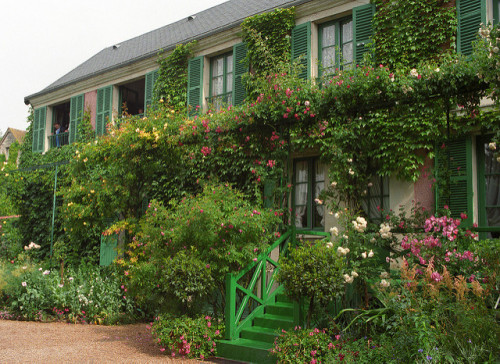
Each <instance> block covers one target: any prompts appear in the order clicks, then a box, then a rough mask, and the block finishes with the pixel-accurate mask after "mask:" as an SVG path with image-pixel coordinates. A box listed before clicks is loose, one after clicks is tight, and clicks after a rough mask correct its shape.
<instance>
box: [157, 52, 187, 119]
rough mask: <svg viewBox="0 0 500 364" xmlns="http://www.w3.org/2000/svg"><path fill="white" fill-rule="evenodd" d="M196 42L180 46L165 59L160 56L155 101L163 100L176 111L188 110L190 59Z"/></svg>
mask: <svg viewBox="0 0 500 364" xmlns="http://www.w3.org/2000/svg"><path fill="white" fill-rule="evenodd" d="M195 44H196V42H190V43H187V44H178V45H177V46H176V47H175V49H174V50H173V51H172V52H171V53H170V54H168V55H167V56H165V57H163V56H161V55H160V57H159V58H158V64H159V66H160V69H159V74H158V79H157V81H156V83H155V90H154V94H155V97H154V99H155V100H160V99H161V100H163V102H165V104H166V105H168V106H169V107H171V108H172V109H174V110H175V111H181V110H185V109H186V102H187V77H188V59H189V58H190V57H191V55H192V49H193V46H194V45H195Z"/></svg>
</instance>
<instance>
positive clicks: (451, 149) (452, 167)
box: [436, 136, 473, 226]
mask: <svg viewBox="0 0 500 364" xmlns="http://www.w3.org/2000/svg"><path fill="white" fill-rule="evenodd" d="M446 144H447V149H446V153H448V154H447V159H448V168H449V171H448V172H449V191H450V193H449V197H448V198H445V197H443V196H440V195H439V191H438V192H437V193H436V208H438V209H442V208H443V207H444V206H445V205H448V207H449V209H450V212H451V216H452V217H453V218H460V214H461V213H462V212H464V213H466V214H467V219H466V220H464V222H463V225H464V226H471V225H472V219H473V191H472V138H471V136H467V137H465V138H460V139H456V140H450V141H448V142H447V143H446ZM437 150H438V153H439V152H440V150H439V149H437ZM441 153H443V152H441ZM436 161H438V158H436ZM436 167H437V168H440V166H439V165H436Z"/></svg>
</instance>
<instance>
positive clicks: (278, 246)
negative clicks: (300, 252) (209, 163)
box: [225, 226, 330, 340]
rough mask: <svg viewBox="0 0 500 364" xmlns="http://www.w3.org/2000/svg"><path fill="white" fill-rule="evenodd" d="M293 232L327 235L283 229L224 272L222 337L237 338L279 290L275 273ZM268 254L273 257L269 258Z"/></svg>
mask: <svg viewBox="0 0 500 364" xmlns="http://www.w3.org/2000/svg"><path fill="white" fill-rule="evenodd" d="M297 235H313V236H323V237H329V236H330V234H328V233H325V232H323V231H307V230H297V229H296V228H295V227H293V226H292V227H289V228H288V230H287V232H285V233H284V234H283V235H282V236H281V237H280V238H279V239H278V240H276V241H275V242H274V243H273V244H272V245H271V246H270V247H269V248H268V249H267V250H266V251H265V252H264V253H262V254H260V255H259V257H258V258H257V259H256V261H254V262H252V263H251V264H249V265H248V266H247V267H246V268H244V269H243V270H241V271H240V272H238V273H228V274H226V309H225V315H226V317H225V321H226V336H225V338H226V340H234V339H237V338H238V337H239V335H240V332H241V330H243V329H244V328H246V327H248V326H251V324H252V321H253V319H254V318H255V317H256V316H257V315H259V314H261V313H263V311H264V308H265V307H266V305H267V304H269V303H272V302H274V299H275V296H276V295H277V294H278V293H279V292H281V289H280V286H278V284H277V282H276V274H277V273H278V271H279V267H280V261H281V259H282V258H284V257H286V256H287V255H288V252H289V251H290V248H292V247H294V246H295V245H296V244H297ZM272 256H273V257H274V256H277V257H274V259H273V257H272ZM254 268H255V270H254V272H253V274H252V276H251V278H250V279H248V277H247V274H248V273H249V272H251V271H252V269H254ZM268 268H270V269H268ZM245 278H246V279H245ZM245 285H246V286H245ZM259 288H260V289H259ZM238 298H240V300H239V302H237V299H238ZM250 300H253V301H252V302H251V301H250ZM245 315H246V316H245Z"/></svg>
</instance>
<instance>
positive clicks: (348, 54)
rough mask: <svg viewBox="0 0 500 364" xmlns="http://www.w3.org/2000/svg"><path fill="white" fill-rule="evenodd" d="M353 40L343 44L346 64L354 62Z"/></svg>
mask: <svg viewBox="0 0 500 364" xmlns="http://www.w3.org/2000/svg"><path fill="white" fill-rule="evenodd" d="M352 57H353V55H352V42H351V43H347V44H344V45H343V46H342V58H343V63H344V64H345V65H347V64H350V63H352Z"/></svg>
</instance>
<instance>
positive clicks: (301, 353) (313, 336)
mask: <svg viewBox="0 0 500 364" xmlns="http://www.w3.org/2000/svg"><path fill="white" fill-rule="evenodd" d="M333 342H335V339H332V337H331V335H330V333H329V332H327V331H326V330H318V329H302V328H300V327H295V330H293V331H289V332H286V331H284V330H283V333H282V334H281V335H280V336H279V337H278V338H277V339H276V340H275V342H274V347H273V348H272V349H271V355H272V356H273V357H274V358H276V361H277V363H297V364H301V363H309V362H310V363H316V362H317V360H321V358H324V356H325V355H326V353H327V352H329V351H330V350H335V345H334V344H333Z"/></svg>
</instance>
